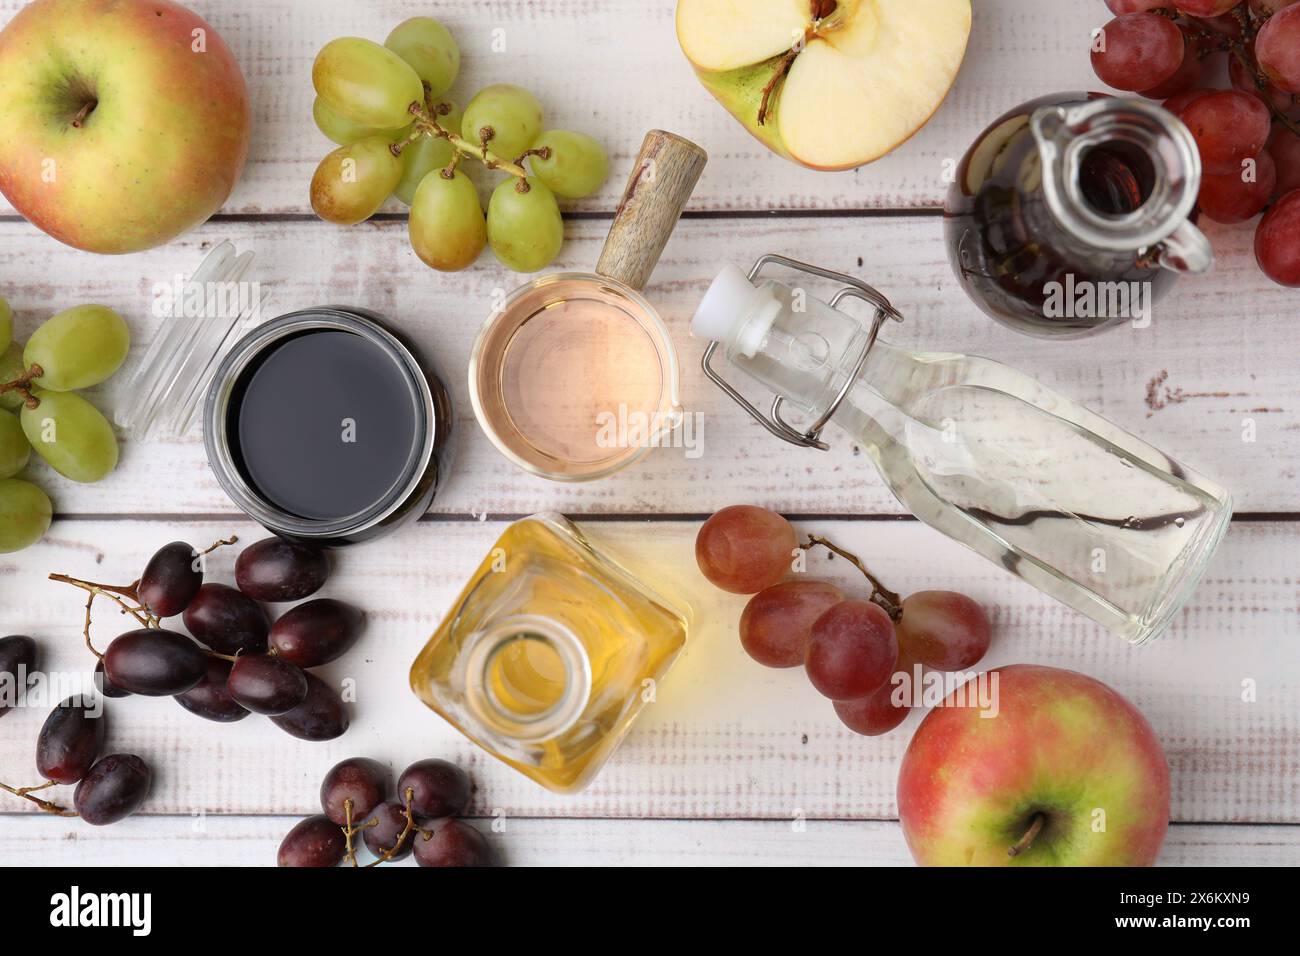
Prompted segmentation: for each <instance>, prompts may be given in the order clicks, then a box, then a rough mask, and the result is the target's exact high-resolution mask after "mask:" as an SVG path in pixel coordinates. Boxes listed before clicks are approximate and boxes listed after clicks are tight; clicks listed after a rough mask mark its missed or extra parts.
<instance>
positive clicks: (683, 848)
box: [0, 816, 1300, 867]
mask: <svg viewBox="0 0 1300 956" xmlns="http://www.w3.org/2000/svg"><path fill="white" fill-rule="evenodd" d="M0 819H8V820H9V821H10V822H9V824H8V825H5V826H4V827H3V829H2V830H0V858H2V859H4V860H5V861H6V862H8V863H9V864H11V865H21V866H77V867H103V866H273V865H274V864H275V852H276V848H277V847H278V846H279V843H280V840H281V839H282V838H283V836H284V834H285V833H286V832H288V829H289V827H290V826H292V820H291V819H289V818H285V817H275V816H259V817H207V818H186V817H149V818H136V819H132V820H127V821H124V822H123V823H120V824H118V825H117V826H114V827H110V828H107V829H102V830H95V829H92V828H90V827H87V826H85V825H83V824H80V823H77V822H75V821H67V820H59V819H55V818H53V817H28V818H25V819H22V820H13V818H0ZM502 822H504V825H505V830H504V832H494V833H492V834H491V835H490V837H489V839H490V840H491V841H492V843H493V845H494V846H495V847H496V848H497V850H498V852H500V853H501V855H502V857H503V859H504V861H505V862H506V863H507V864H508V865H511V866H909V865H911V862H912V859H911V857H910V856H909V855H908V852H907V846H906V844H905V843H904V841H903V835H902V832H901V828H900V827H899V825H898V824H897V823H894V822H892V821H871V822H864V823H858V822H852V823H849V822H840V821H812V822H809V823H807V824H806V826H805V827H804V829H802V830H798V829H796V828H795V827H794V826H793V825H792V824H791V823H787V822H783V821H770V822H768V821H714V820H710V821H703V820H673V821H650V820H554V819H512V818H505V820H504V821H497V826H500V825H501V823H502ZM476 823H477V825H478V826H480V827H481V828H483V829H484V830H485V831H486V830H487V829H488V827H489V826H490V824H491V821H488V820H479V821H476ZM363 859H366V858H365V857H363ZM1297 864H1300V828H1297V827H1292V826H1206V825H1202V824H1191V825H1180V826H1174V827H1171V828H1170V830H1169V835H1168V837H1166V839H1165V845H1164V848H1163V850H1162V851H1161V854H1160V860H1159V865H1161V866H1296V865H1297ZM387 865H389V866H415V861H414V860H411V859H407V860H404V861H402V862H400V863H391V864H387Z"/></svg>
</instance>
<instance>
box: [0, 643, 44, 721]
mask: <svg viewBox="0 0 1300 956" xmlns="http://www.w3.org/2000/svg"><path fill="white" fill-rule="evenodd" d="M36 650H37V649H36V642H35V641H34V640H32V639H31V638H30V637H23V636H21V635H17V634H16V635H14V636H13V637H0V691H4V690H5V689H6V688H5V686H4V685H5V684H8V685H9V686H8V691H9V693H0V717H3V716H4V715H5V714H7V713H9V711H10V709H11V707H12V706H13V705H15V704H17V699H16V698H17V696H18V692H19V691H20V690H21V689H23V688H25V687H26V686H27V679H28V677H30V676H31V674H32V672H33V671H35V670H36ZM10 694H12V695H13V697H12V698H11V697H10Z"/></svg>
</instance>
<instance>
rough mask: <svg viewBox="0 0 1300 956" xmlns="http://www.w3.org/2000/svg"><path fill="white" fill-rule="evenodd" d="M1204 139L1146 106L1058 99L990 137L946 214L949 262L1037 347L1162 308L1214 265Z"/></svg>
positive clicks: (1026, 109) (979, 145)
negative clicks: (1171, 294)
mask: <svg viewBox="0 0 1300 956" xmlns="http://www.w3.org/2000/svg"><path fill="white" fill-rule="evenodd" d="M1200 185H1201V159H1200V153H1199V152H1198V150H1197V148H1196V142H1195V141H1194V140H1193V139H1192V135H1191V132H1190V131H1189V130H1188V129H1187V127H1186V126H1184V125H1183V123H1182V122H1181V121H1180V120H1178V118H1177V117H1175V116H1174V115H1173V114H1172V113H1170V112H1169V111H1168V110H1165V109H1164V108H1163V107H1161V106H1159V105H1157V104H1155V103H1151V102H1148V101H1146V100H1138V99H1128V98H1122V97H1111V96H1106V95H1103V94H1100V93H1058V94H1055V95H1053V96H1047V97H1043V98H1041V99H1037V100H1032V101H1030V102H1028V103H1025V104H1022V105H1021V106H1018V107H1016V108H1015V109H1013V110H1010V111H1009V112H1007V113H1006V114H1004V115H1003V116H1001V117H999V118H998V119H997V120H996V121H994V123H993V124H992V125H991V126H990V127H989V128H988V129H987V130H985V131H984V133H982V134H981V135H980V137H979V138H978V139H977V140H976V141H975V143H974V144H973V145H972V146H971V148H970V149H969V150H968V151H967V153H966V155H965V156H964V157H963V158H962V160H961V162H960V164H959V165H958V167H957V172H956V180H955V181H954V182H953V184H952V186H951V188H950V189H949V191H948V200H947V204H946V206H945V210H944V223H945V232H946V236H947V245H948V258H949V260H950V262H951V263H952V267H953V270H954V271H955V272H956V274H957V278H958V279H959V280H960V282H961V286H962V288H963V289H964V290H965V291H966V293H967V294H968V295H969V296H970V297H971V299H973V300H974V301H975V303H976V304H977V305H979V307H980V308H981V309H983V310H984V312H985V313H987V314H988V315H990V316H991V317H993V318H994V319H996V320H997V321H998V322H1001V323H1002V324H1003V325H1006V326H1008V327H1009V328H1012V329H1015V330H1016V331H1018V332H1025V333H1028V334H1030V335H1037V336H1051V337H1071V336H1081V335H1087V334H1090V333H1093V332H1097V331H1100V330H1101V329H1105V328H1110V327H1112V326H1115V325H1117V324H1119V323H1122V322H1125V321H1133V322H1135V323H1137V324H1139V325H1141V324H1143V323H1148V322H1149V321H1150V318H1151V314H1150V310H1151V306H1152V305H1153V304H1154V302H1155V301H1157V300H1158V299H1159V298H1161V297H1162V296H1164V295H1165V294H1166V293H1167V292H1168V291H1169V289H1170V288H1171V286H1172V285H1173V283H1174V280H1175V279H1176V278H1177V276H1178V275H1180V274H1186V273H1191V274H1201V273H1205V272H1208V271H1209V270H1210V268H1211V267H1212V266H1213V264H1214V254H1213V252H1212V250H1211V248H1210V244H1209V242H1208V240H1206V238H1205V236H1204V235H1202V234H1201V232H1200V231H1199V230H1198V229H1197V228H1196V227H1195V226H1194V225H1193V224H1192V220H1191V217H1192V216H1193V211H1194V208H1195V205H1196V199H1197V194H1198V192H1199V191H1200Z"/></svg>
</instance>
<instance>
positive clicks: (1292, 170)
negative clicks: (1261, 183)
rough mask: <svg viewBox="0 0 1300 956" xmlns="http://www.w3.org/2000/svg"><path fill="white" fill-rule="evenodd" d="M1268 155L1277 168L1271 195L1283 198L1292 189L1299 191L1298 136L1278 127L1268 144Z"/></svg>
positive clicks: (1299, 154) (1299, 138)
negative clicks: (1275, 182) (1275, 181)
mask: <svg viewBox="0 0 1300 956" xmlns="http://www.w3.org/2000/svg"><path fill="white" fill-rule="evenodd" d="M1268 153H1269V155H1270V156H1272V157H1273V164H1274V165H1275V166H1276V167H1277V185H1276V186H1274V187H1273V194H1274V195H1275V196H1285V195H1286V194H1287V193H1289V192H1290V191H1291V190H1293V189H1300V136H1297V135H1296V134H1295V133H1293V132H1291V131H1290V130H1289V129H1287V128H1286V127H1284V126H1279V127H1278V128H1277V129H1276V131H1275V132H1274V133H1273V140H1272V142H1270V143H1269V144H1268Z"/></svg>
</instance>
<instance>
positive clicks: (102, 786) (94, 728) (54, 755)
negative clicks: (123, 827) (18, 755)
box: [0, 638, 153, 827]
mask: <svg viewBox="0 0 1300 956" xmlns="http://www.w3.org/2000/svg"><path fill="white" fill-rule="evenodd" d="M27 640H30V639H27ZM12 650H13V644H12V639H11V638H4V639H3V640H0V673H13V671H11V670H7V668H9V667H11V665H12V664H13V660H12ZM30 658H31V662H32V663H33V664H34V662H35V646H34V642H33V646H32V653H31V655H30ZM107 724H108V721H107V720H106V718H105V710H104V700H103V698H96V697H93V696H84V695H74V696H72V697H69V698H68V699H67V700H65V701H63V703H61V704H59V706H57V707H55V708H54V710H52V711H51V712H50V715H49V717H47V718H46V719H45V724H44V725H43V726H42V727H41V732H40V734H39V735H38V736H37V738H36V772H37V773H38V774H39V775H40V778H41V779H42V780H44V781H45V782H44V783H42V784H40V785H38V786H35V787H13V786H10V785H9V784H4V783H0V790H5V791H7V792H8V793H11V794H13V795H14V796H16V797H21V798H23V799H24V800H27V801H29V802H31V803H34V804H35V805H36V806H38V807H40V809H41V810H43V811H45V812H46V813H52V814H54V815H56V816H61V817H80V818H81V819H82V820H84V821H85V822H86V823H89V824H90V825H91V826H97V827H102V826H108V825H109V824H112V823H117V822H119V821H121V820H125V819H126V818H127V817H129V816H131V815H132V814H133V813H135V812H136V811H137V810H139V809H140V807H141V806H142V805H143V804H144V801H145V798H146V797H148V796H149V788H150V786H151V784H152V782H153V773H152V771H150V769H149V765H148V764H147V763H145V762H144V760H143V759H141V758H140V757H137V756H136V755H135V754H123V753H115V754H109V755H108V756H104V757H101V756H100V754H101V753H102V752H103V750H104V740H105V738H106V736H107ZM56 786H68V787H75V788H76V789H75V790H73V793H72V806H73V808H74V809H68V808H67V807H64V806H62V805H60V804H58V803H55V802H53V801H51V800H46V799H45V798H43V797H38V796H36V794H38V793H46V792H47V791H48V790H49V789H50V788H51V787H56Z"/></svg>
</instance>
